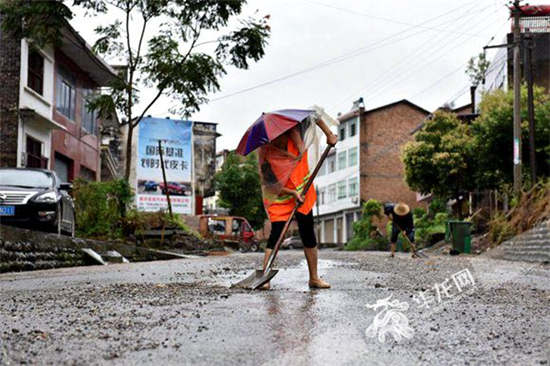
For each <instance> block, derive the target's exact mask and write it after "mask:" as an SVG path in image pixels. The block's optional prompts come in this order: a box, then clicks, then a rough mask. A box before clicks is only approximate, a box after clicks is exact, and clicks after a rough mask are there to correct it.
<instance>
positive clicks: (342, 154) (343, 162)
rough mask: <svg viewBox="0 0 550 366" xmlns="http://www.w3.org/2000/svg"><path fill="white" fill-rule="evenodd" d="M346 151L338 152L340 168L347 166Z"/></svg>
mask: <svg viewBox="0 0 550 366" xmlns="http://www.w3.org/2000/svg"><path fill="white" fill-rule="evenodd" d="M346 162H347V161H346V151H340V152H338V170H342V169H345V168H346Z"/></svg>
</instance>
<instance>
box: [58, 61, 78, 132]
mask: <svg viewBox="0 0 550 366" xmlns="http://www.w3.org/2000/svg"><path fill="white" fill-rule="evenodd" d="M75 104H76V88H75V82H74V78H73V77H72V76H71V75H70V74H68V73H67V72H66V71H64V70H62V69H59V70H58V72H57V84H56V101H55V107H56V109H57V111H58V112H59V113H61V114H63V115H64V116H65V117H67V118H69V119H71V120H73V121H74V118H75Z"/></svg>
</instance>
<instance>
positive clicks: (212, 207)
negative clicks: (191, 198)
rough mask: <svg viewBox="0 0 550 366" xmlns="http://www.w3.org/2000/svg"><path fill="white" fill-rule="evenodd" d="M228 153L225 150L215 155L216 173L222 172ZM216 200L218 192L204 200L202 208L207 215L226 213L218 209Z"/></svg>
mask: <svg viewBox="0 0 550 366" xmlns="http://www.w3.org/2000/svg"><path fill="white" fill-rule="evenodd" d="M229 153H230V151H229V150H227V149H224V150H222V151H218V152H217V153H216V168H215V172H216V173H217V172H219V171H220V170H222V166H223V163H225V159H227V155H229ZM218 198H219V192H218V191H215V192H214V195H213V196H210V197H206V198H205V199H204V201H203V208H204V211H205V212H206V213H209V214H213V213H227V209H226V208H222V207H219V205H218Z"/></svg>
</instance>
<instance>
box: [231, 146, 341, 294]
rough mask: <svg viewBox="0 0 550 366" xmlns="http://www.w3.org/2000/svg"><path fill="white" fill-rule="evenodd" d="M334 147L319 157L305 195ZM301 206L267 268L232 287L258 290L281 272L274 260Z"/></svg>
mask: <svg viewBox="0 0 550 366" xmlns="http://www.w3.org/2000/svg"><path fill="white" fill-rule="evenodd" d="M332 147H333V145H328V146H327V148H326V149H325V151H324V152H323V155H321V158H320V159H319V162H317V166H316V167H315V170H313V173H311V175H310V176H309V179H308V181H307V183H306V185H305V187H304V190H303V191H302V195H303V196H305V195H306V193H307V191H308V190H309V187H311V185H312V184H313V179H314V178H315V176H316V175H317V172H318V171H319V169H320V168H321V165H322V164H323V161H325V159H326V157H327V156H328V153H329V152H330V149H331V148H332ZM299 206H300V203H299V202H297V203H296V206H295V207H294V209H293V210H292V212H291V214H290V217H289V218H288V220H286V223H285V226H284V227H283V230H282V231H281V235H279V239H277V242H276V243H275V247H274V248H273V251H272V252H271V255H270V256H269V259H268V261H267V265H266V266H265V270H261V269H257V270H256V271H254V273H252V274H251V275H250V276H248V277H247V278H245V279H244V280H242V281H239V282H237V283H234V284H233V285H231V287H239V288H247V289H251V290H256V289H258V288H259V287H261V286H262V285H264V284H265V283H267V282H269V281H271V279H272V278H273V277H275V275H276V274H277V272H279V271H278V270H276V269H272V268H271V267H272V266H273V262H274V261H275V257H277V253H278V252H279V247H280V246H281V243H282V242H283V238H284V237H285V234H286V232H287V231H288V228H289V227H290V222H291V221H292V219H293V218H294V215H295V214H296V211H297V210H298V207H299Z"/></svg>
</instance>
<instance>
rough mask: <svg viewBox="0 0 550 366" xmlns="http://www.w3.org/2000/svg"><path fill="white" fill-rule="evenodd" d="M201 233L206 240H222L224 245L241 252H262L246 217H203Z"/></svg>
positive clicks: (200, 220)
mask: <svg viewBox="0 0 550 366" xmlns="http://www.w3.org/2000/svg"><path fill="white" fill-rule="evenodd" d="M199 232H200V234H201V235H202V236H203V237H205V238H211V239H216V240H220V241H222V242H223V243H224V245H226V246H228V247H232V248H234V249H238V250H239V251H241V252H248V251H251V252H257V251H258V250H260V245H259V243H258V241H257V240H256V236H255V235H254V230H252V227H251V226H250V223H249V222H248V220H247V219H245V218H244V217H239V216H215V215H202V216H201V217H200V219H199Z"/></svg>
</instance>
